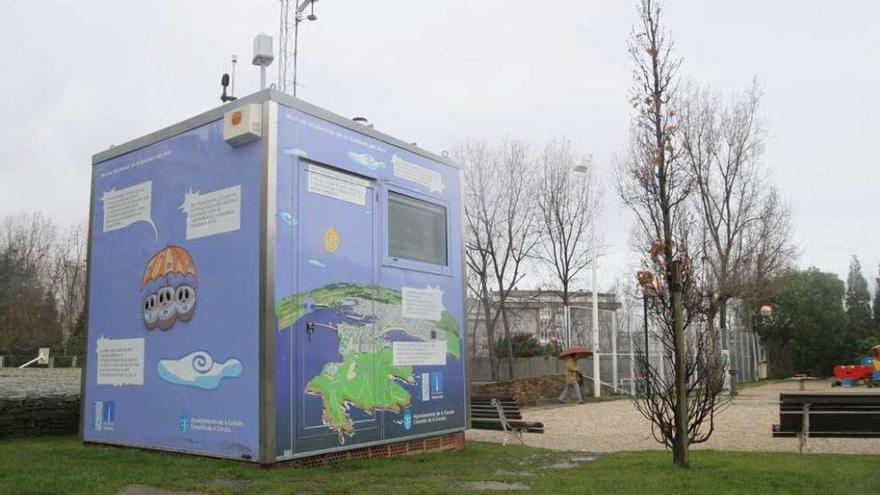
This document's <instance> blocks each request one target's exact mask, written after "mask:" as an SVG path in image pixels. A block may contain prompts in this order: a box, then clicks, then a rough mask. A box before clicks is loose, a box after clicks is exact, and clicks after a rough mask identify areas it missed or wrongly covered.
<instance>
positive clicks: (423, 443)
mask: <svg viewBox="0 0 880 495" xmlns="http://www.w3.org/2000/svg"><path fill="white" fill-rule="evenodd" d="M462 449H464V432H463V431H459V432H456V433H447V434H446V435H440V436H436V437H428V438H419V439H416V440H405V441H402V442H395V443H388V444H385V445H373V446H370V447H360V448H353V449H349V450H343V451H340V452H328V453H326V454H319V455H314V456H310V457H304V458H302V459H294V460H292V461H283V462H279V463H277V464H274V466H291V465H293V466H319V465H323V464H330V463H334V462H340V461H348V460H354V459H368V458H371V457H396V456H402V455H413V454H424V453H429V452H442V451H446V450H462Z"/></svg>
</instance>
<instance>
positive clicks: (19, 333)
mask: <svg viewBox="0 0 880 495" xmlns="http://www.w3.org/2000/svg"><path fill="white" fill-rule="evenodd" d="M85 278H86V229H85V225H84V224H78V225H75V226H71V227H61V226H59V225H58V224H56V223H55V222H53V221H52V220H51V219H50V218H48V217H46V216H45V215H43V214H42V213H40V212H25V213H18V214H14V215H9V216H7V217H5V218H4V219H3V220H2V222H0V355H3V356H7V357H9V359H10V361H12V362H13V363H12V364H18V362H19V361H22V360H24V359H26V358H27V359H30V358H33V357H34V356H36V354H37V351H38V349H39V348H40V347H49V348H51V349H52V350H53V352H54V353H64V354H71V355H80V354H81V346H82V333H83V328H84V326H85V321H84V314H83V308H84V305H85ZM78 322H79V324H77V323H78ZM28 356H29V357H28Z"/></svg>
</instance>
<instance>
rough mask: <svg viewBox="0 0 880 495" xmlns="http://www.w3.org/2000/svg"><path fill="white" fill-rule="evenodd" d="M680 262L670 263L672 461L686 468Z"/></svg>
mask: <svg viewBox="0 0 880 495" xmlns="http://www.w3.org/2000/svg"><path fill="white" fill-rule="evenodd" d="M681 292H682V286H681V262H680V261H674V262H673V263H672V325H673V331H674V338H675V443H674V444H673V454H672V457H673V461H674V462H675V463H676V464H678V465H679V466H681V467H688V465H689V463H690V459H689V458H688V457H689V456H688V402H687V401H688V396H687V383H686V381H685V379H686V376H685V375H686V373H687V361H686V360H687V349H686V345H687V343H686V342H685V337H684V320H683V315H682V301H681V296H682V294H681Z"/></svg>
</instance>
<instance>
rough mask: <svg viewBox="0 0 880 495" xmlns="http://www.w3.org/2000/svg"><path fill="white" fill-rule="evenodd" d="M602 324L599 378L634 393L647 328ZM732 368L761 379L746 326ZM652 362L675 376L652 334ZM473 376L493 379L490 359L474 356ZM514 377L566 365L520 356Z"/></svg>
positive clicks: (735, 342) (587, 366) (588, 373)
mask: <svg viewBox="0 0 880 495" xmlns="http://www.w3.org/2000/svg"><path fill="white" fill-rule="evenodd" d="M612 328H613V325H612ZM604 330H606V331H603V328H602V326H601V325H600V328H599V353H598V359H599V380H600V381H601V382H602V383H603V384H605V385H606V386H607V387H609V388H612V389H614V390H617V391H618V392H620V393H633V392H634V391H635V390H636V388H637V385H638V382H639V380H640V376H639V370H638V362H637V361H638V357H637V356H638V354H639V353H641V352H642V348H643V347H644V338H645V337H644V333H643V331H632V332H629V331H623V332H618V331H616V329H614V330H613V329H604ZM728 335H729V337H728V340H729V349H728V351H729V355H730V370H732V371H735V372H736V377H735V378H736V380H737V381H755V380H757V379H758V373H757V360H756V354H755V336H754V334H753V333H752V332H749V331H746V330H744V329H731V330H729V334H728ZM648 341H649V344H648V346H649V349H650V360H651V365H652V366H654V367H655V368H656V369H657V371H658V373H660V375H661V376H668V377H670V378H671V374H672V370H673V364H672V359H671V356H663V353H662V352H661V349H660V347H661V346H660V344H659V342H657V341H656V340H654V339H652V338H651V336H650V335H649V339H648ZM593 359H594V358H592V357H590V358H587V359H582V360H580V363H579V364H580V367H581V370H582V372H583V374H584V376H585V377H587V378H588V379H592V374H593ZM469 367H470V369H469V372H468V373H469V376H470V380H471V381H473V382H488V381H492V373H491V368H490V365H489V359H488V358H485V357H477V358H471V359H470V361H469ZM513 368H514V377H515V378H517V379H523V378H533V377H537V376H544V375H552V374H559V373H562V372H563V371H564V369H565V368H564V366H563V365H562V364H561V363H560V362H559V360H558V359H555V358H552V357H550V358H546V357H533V358H516V359H514V363H513ZM499 378H500V379H501V380H507V378H508V365H507V361H506V359H502V360H501V363H500V365H499Z"/></svg>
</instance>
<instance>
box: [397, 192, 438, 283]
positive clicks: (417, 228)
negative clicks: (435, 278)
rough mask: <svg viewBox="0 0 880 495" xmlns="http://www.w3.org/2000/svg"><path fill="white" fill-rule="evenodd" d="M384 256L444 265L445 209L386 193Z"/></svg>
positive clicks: (401, 195)
mask: <svg viewBox="0 0 880 495" xmlns="http://www.w3.org/2000/svg"><path fill="white" fill-rule="evenodd" d="M388 255H389V256H391V257H392V258H406V259H410V260H416V261H422V262H424V263H431V264H433V265H444V266H445V265H446V264H447V253H446V208H444V207H442V206H439V205H435V204H433V203H428V202H427V201H421V200H418V199H415V198H411V197H409V196H404V195H403V194H398V193H395V192H390V191H389V193H388Z"/></svg>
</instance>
